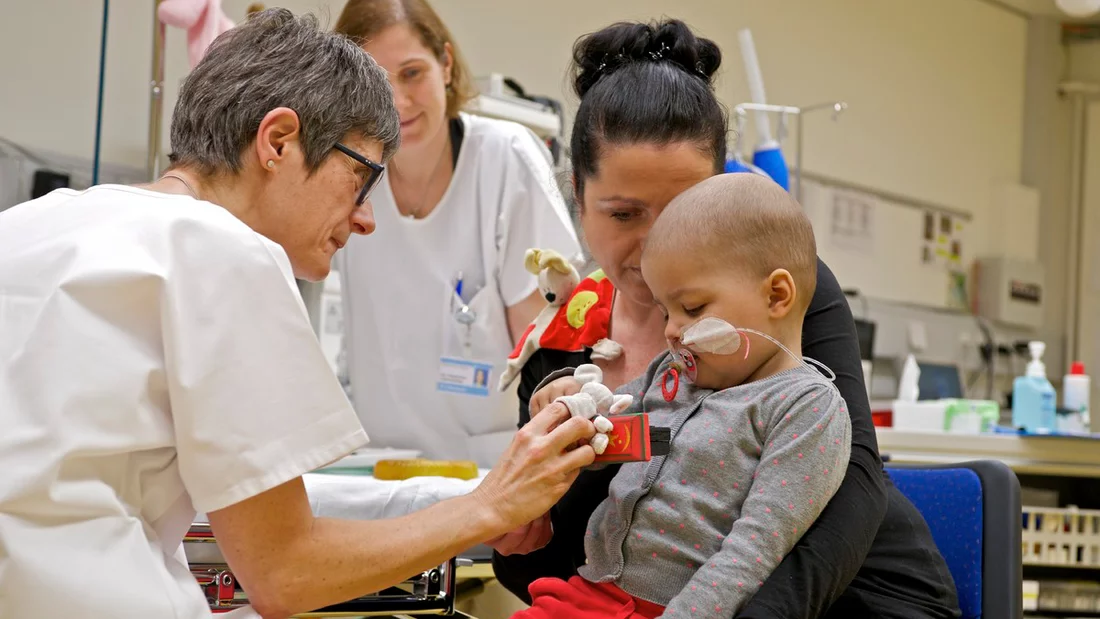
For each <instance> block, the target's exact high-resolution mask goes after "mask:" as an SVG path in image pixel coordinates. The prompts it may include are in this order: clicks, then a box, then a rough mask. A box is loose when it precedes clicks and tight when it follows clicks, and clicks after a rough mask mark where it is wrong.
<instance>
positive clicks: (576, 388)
mask: <svg viewBox="0 0 1100 619" xmlns="http://www.w3.org/2000/svg"><path fill="white" fill-rule="evenodd" d="M580 392H581V383H580V381H578V380H577V379H575V378H573V377H572V376H564V377H562V378H559V379H557V380H555V381H552V382H551V383H550V384H548V385H546V386H545V387H543V388H542V389H539V390H538V391H536V392H535V394H534V395H532V396H531V401H530V402H528V403H527V410H528V411H530V413H531V417H534V416H535V415H538V414H539V413H541V412H542V411H543V409H545V408H546V407H547V406H550V405H551V404H553V403H554V400H557V399H558V398H560V397H562V396H565V395H575V394H578V393H580Z"/></svg>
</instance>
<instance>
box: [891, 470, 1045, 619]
mask: <svg viewBox="0 0 1100 619" xmlns="http://www.w3.org/2000/svg"><path fill="white" fill-rule="evenodd" d="M886 470H887V472H888V473H889V474H890V478H891V479H892V480H893V481H894V485H896V486H897V487H898V489H899V490H901V492H902V494H904V495H905V496H906V497H908V498H909V500H910V501H912V502H913V504H914V505H916V507H917V509H918V510H920V512H921V514H922V515H923V516H924V519H925V521H927V522H928V526H929V528H930V529H931V530H932V538H933V539H934V540H935V541H936V546H938V547H939V550H940V552H941V553H942V554H943V556H944V558H945V559H946V560H947V567H948V568H949V569H950V570H951V576H952V578H954V580H955V587H956V589H958V592H959V606H960V608H961V609H962V619H982V618H984V619H1016V618H1019V617H1022V616H1023V567H1022V563H1021V554H1020V553H1021V541H1020V539H1021V528H1022V526H1021V516H1020V514H1021V508H1020V482H1019V480H1017V479H1016V475H1015V473H1013V472H1012V470H1011V469H1009V468H1008V467H1007V466H1005V465H1004V464H1002V463H1000V462H996V461H993V460H976V461H972V462H960V463H957V464H942V465H936V464H922V465H909V464H895V463H890V464H889V465H888V466H887V468H886Z"/></svg>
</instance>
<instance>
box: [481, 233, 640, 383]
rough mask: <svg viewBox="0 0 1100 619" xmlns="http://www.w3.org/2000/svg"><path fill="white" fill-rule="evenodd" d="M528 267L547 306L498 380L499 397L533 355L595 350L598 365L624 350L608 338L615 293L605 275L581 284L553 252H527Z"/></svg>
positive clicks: (576, 276) (520, 341) (530, 327)
mask: <svg viewBox="0 0 1100 619" xmlns="http://www.w3.org/2000/svg"><path fill="white" fill-rule="evenodd" d="M524 266H525V267H526V268H527V270H528V271H529V272H531V273H532V274H534V275H537V276H538V286H539V292H540V293H541V294H542V296H543V298H544V299H546V303H547V305H546V307H544V308H543V309H542V311H541V312H539V314H538V316H536V317H535V320H534V322H532V323H531V324H530V326H528V327H527V330H526V331H524V332H523V336H522V337H520V339H519V341H518V342H516V348H515V350H513V351H512V354H510V355H508V364H507V367H506V368H505V370H504V372H503V373H502V374H501V376H500V384H499V389H500V390H501V391H504V390H505V389H507V388H508V386H509V385H511V384H512V381H514V380H515V379H516V377H517V376H519V375H520V372H521V371H522V370H523V366H524V365H525V364H526V363H527V361H528V360H529V359H530V358H531V355H533V354H535V352H536V351H538V350H539V349H541V348H547V349H553V350H563V351H576V352H579V351H583V350H585V349H586V348H591V349H592V358H593V359H598V360H611V359H615V358H617V357H618V356H619V355H621V354H622V347H621V346H620V345H619V344H618V343H616V342H613V341H611V340H610V339H608V338H607V333H608V327H609V325H610V322H611V300H612V296H613V294H614V288H613V287H612V286H611V282H610V281H608V280H607V278H606V277H605V276H604V274H603V271H596V272H595V273H593V274H592V275H589V276H588V277H586V278H584V279H583V280H581V278H580V275H579V274H578V273H577V269H576V268H575V267H574V266H573V265H572V264H570V263H569V261H568V260H566V259H565V257H563V256H562V255H561V254H559V253H558V252H556V251H554V250H540V249H529V250H527V253H526V255H525V256H524Z"/></svg>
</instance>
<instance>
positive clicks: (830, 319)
mask: <svg viewBox="0 0 1100 619" xmlns="http://www.w3.org/2000/svg"><path fill="white" fill-rule="evenodd" d="M573 60H574V73H575V81H574V88H575V90H576V93H577V95H578V97H580V107H579V109H578V110H577V115H576V120H575V122H574V125H573V135H572V155H571V156H572V165H573V175H574V176H573V186H574V191H575V197H576V204H577V206H578V208H579V215H580V221H581V225H582V229H583V232H584V238H585V241H586V243H587V246H588V249H589V251H590V253H591V256H592V258H593V259H594V260H595V262H596V263H598V265H599V266H600V268H601V271H602V273H603V274H604V275H606V278H607V279H606V280H605V281H609V282H610V283H611V285H613V286H614V291H615V292H614V297H613V299H614V301H613V305H612V310H611V320H610V323H609V327H608V331H609V333H607V334H606V337H608V338H610V339H612V340H614V341H616V342H618V343H619V344H621V345H622V347H623V351H624V352H623V354H622V355H621V356H619V357H618V358H617V359H614V360H612V361H605V360H601V359H596V360H595V361H593V359H592V354H591V353H592V351H591V350H590V349H585V350H584V351H583V352H569V351H564V350H552V349H542V350H540V351H539V352H537V353H536V354H535V355H534V356H533V357H532V358H531V359H530V360H529V361H528V362H527V364H526V366H525V367H524V368H523V373H522V376H521V385H520V388H519V393H520V398H521V405H520V426H523V425H524V424H526V423H527V422H528V421H529V420H530V418H531V416H532V415H534V414H537V413H538V412H539V411H540V410H541V409H542V408H543V407H545V406H546V405H547V403H548V402H549V401H552V398H553V396H554V395H555V394H554V388H553V383H551V385H550V387H549V388H547V389H544V390H542V391H540V392H539V394H538V397H534V398H533V392H534V391H535V389H536V387H538V385H539V384H540V383H541V382H543V380H544V379H545V378H547V377H548V376H550V375H551V374H554V373H555V372H557V371H559V370H562V369H563V368H569V367H575V366H577V365H580V364H582V363H593V362H594V363H597V364H599V365H600V366H601V367H602V368H603V372H604V382H605V383H606V384H607V385H608V386H610V387H612V388H617V387H619V386H621V385H623V384H625V383H627V382H628V381H629V380H630V379H632V378H633V377H635V376H637V375H639V374H641V373H642V371H643V369H644V368H645V367H646V365H647V364H648V363H649V362H650V360H651V359H653V357H654V356H656V355H657V354H658V353H660V352H662V351H664V350H665V349H666V347H667V343H666V342H665V340H664V336H663V326H664V325H663V320H662V316H661V313H660V311H659V310H658V308H657V307H656V306H655V305H654V303H653V298H652V296H651V294H650V292H649V289H648V288H647V287H646V284H645V282H644V281H643V280H642V276H641V272H640V269H639V257H640V254H641V248H642V245H643V242H644V240H645V238H646V234H647V232H648V231H649V228H650V226H651V225H652V224H653V221H654V220H655V219H656V218H657V216H658V215H659V214H660V213H661V211H662V210H663V209H664V207H665V206H666V205H667V204H668V203H669V201H671V200H672V198H674V197H675V196H677V195H678V194H680V193H681V192H682V191H684V190H686V189H687V188H689V187H691V186H693V185H695V184H696V183H698V182H700V181H702V180H704V179H706V178H708V177H710V176H712V175H714V174H717V173H720V172H721V171H722V169H723V166H724V162H725V158H726V136H727V130H728V123H727V116H726V113H725V111H724V110H723V108H722V106H721V104H720V103H719V102H718V99H717V98H716V96H715V94H714V90H713V86H712V78H713V76H714V74H715V72H716V71H717V70H718V67H719V65H720V63H721V52H720V50H719V49H718V47H717V46H716V45H715V44H714V43H713V42H712V41H709V40H707V39H702V38H698V37H696V36H695V34H694V33H693V32H692V31H691V29H690V28H689V27H688V26H687V25H686V24H684V23H683V22H681V21H677V20H669V21H664V22H660V23H657V24H641V23H619V24H615V25H612V26H609V27H607V28H605V29H603V30H601V31H599V32H596V33H593V34H590V35H587V36H585V37H583V38H581V39H580V40H579V41H578V42H577V44H576V46H575V49H574V54H573ZM605 285H606V284H605ZM802 347H803V352H804V353H805V355H806V356H808V357H812V358H814V359H817V360H820V361H821V362H823V363H824V364H826V365H828V366H829V367H830V368H832V370H833V371H834V372H835V373H836V376H837V378H836V385H837V387H838V388H839V389H840V392H841V394H842V395H843V396H844V399H845V400H846V401H847V403H848V410H849V411H850V413H849V414H850V416H851V421H852V455H851V461H850V464H849V466H848V469H847V471H846V474H845V478H844V482H843V484H842V485H841V487H840V489H839V491H838V492H837V494H836V496H835V497H834V498H833V499H832V501H831V502H830V503H829V505H828V507H827V508H826V509H825V510H824V512H823V513H822V514H821V516H820V518H819V519H818V520H817V522H816V523H815V524H814V526H813V527H812V528H810V529H809V530H808V531H807V532H806V534H805V535H804V536H803V537H802V539H801V540H800V541H799V543H798V544H797V546H795V548H794V549H793V550H792V551H791V552H790V553H789V554H788V555H787V556H786V558H784V560H783V561H782V563H781V564H780V565H779V567H778V568H777V569H776V571H775V572H774V573H773V574H772V576H771V577H770V578H769V579H768V581H767V582H765V583H764V586H763V587H762V588H761V589H760V590H759V591H758V592H757V594H756V595H755V597H754V598H753V599H752V600H751V601H750V602H749V603H748V604H747V605H746V606H745V607H744V608H742V609H740V610H739V611H738V612H737V614H736V617H746V618H754V619H756V618H765V617H766V618H775V619H779V618H783V619H792V618H799V617H806V618H811V617H821V616H828V617H837V618H840V617H844V618H848V617H871V616H874V617H887V618H896V619H916V618H942V617H957V616H959V611H958V601H957V596H956V592H955V586H954V583H953V582H952V579H951V575H950V573H949V572H948V570H947V566H946V564H945V562H944V560H943V557H942V556H941V555H940V554H939V552H938V550H937V549H936V545H935V543H934V541H933V540H932V537H931V534H930V532H929V529H928V526H927V524H926V523H925V522H924V520H923V519H922V518H921V515H920V513H919V512H917V510H916V508H914V507H913V505H912V504H911V503H910V502H909V501H908V500H907V499H906V498H905V497H904V496H903V495H902V494H901V493H900V492H899V491H898V490H897V488H895V487H894V486H893V484H892V483H891V482H890V479H889V477H888V476H887V475H886V473H885V472H884V470H883V466H882V461H881V460H880V458H879V454H878V444H877V441H876V436H875V429H874V426H873V424H872V422H871V411H870V405H869V403H868V401H867V395H866V390H865V387H864V384H863V378H862V370H861V366H860V361H859V350H858V344H857V340H856V334H855V326H854V323H853V321H852V316H851V313H850V311H849V309H848V305H847V302H846V301H845V298H844V295H843V294H842V293H841V290H840V286H839V285H838V283H837V281H836V278H835V277H834V276H833V274H832V272H831V271H830V270H829V269H828V268H827V267H826V266H825V264H824V263H822V262H821V261H820V260H819V261H818V279H817V290H816V293H815V294H814V297H813V299H812V301H811V305H810V308H809V311H808V313H807V316H806V320H805V325H804V329H803V333H802ZM617 470H618V467H617V466H611V467H607V468H604V469H601V470H591V471H586V472H584V473H582V474H581V476H580V477H579V478H578V480H577V482H576V483H575V484H574V486H573V487H572V488H571V489H570V491H569V492H568V493H567V494H566V495H565V496H564V497H563V498H562V499H561V501H560V502H558V503H557V505H556V506H555V507H554V508H553V509H552V510H551V512H550V514H549V520H550V522H551V523H552V525H553V527H552V531H553V534H552V537H550V540H549V542H548V543H547V544H546V545H545V546H543V547H542V548H541V549H539V550H535V551H533V552H530V553H529V554H525V555H524V554H518V553H519V552H523V551H526V550H529V549H530V548H532V547H537V546H538V545H539V544H541V543H542V542H543V541H545V538H546V533H545V531H548V530H550V528H549V527H545V526H532V528H531V529H532V533H531V535H530V536H529V539H528V540H524V541H523V542H519V543H517V544H516V545H515V546H513V547H511V548H509V549H508V550H510V551H511V552H512V554H509V555H508V556H504V555H502V554H500V553H499V552H498V553H497V554H495V555H494V558H493V565H494V567H495V568H496V574H497V576H498V578H499V579H500V580H501V582H502V583H503V584H504V585H505V586H506V587H507V588H508V589H509V590H511V591H512V592H513V593H515V594H516V595H517V596H519V597H520V598H522V599H524V600H526V601H528V602H529V601H530V598H529V596H528V593H527V588H528V586H529V585H530V584H531V583H532V582H533V581H534V580H536V579H538V578H542V577H557V578H563V579H567V578H569V577H570V576H573V575H575V574H576V571H577V567H578V566H580V565H583V564H584V562H585V555H584V543H583V537H584V532H585V529H586V526H587V523H588V519H589V516H590V515H591V514H592V512H593V511H594V509H595V508H596V506H597V505H598V504H599V503H600V502H601V501H602V500H603V499H605V498H606V497H607V495H608V485H609V483H610V480H611V478H612V477H614V475H615V473H616V472H617ZM539 531H541V533H540V532H539ZM628 593H632V594H634V595H636V596H638V597H642V598H644V597H645V596H644V595H638V593H637V592H628Z"/></svg>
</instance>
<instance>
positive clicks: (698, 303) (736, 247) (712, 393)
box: [513, 174, 851, 619]
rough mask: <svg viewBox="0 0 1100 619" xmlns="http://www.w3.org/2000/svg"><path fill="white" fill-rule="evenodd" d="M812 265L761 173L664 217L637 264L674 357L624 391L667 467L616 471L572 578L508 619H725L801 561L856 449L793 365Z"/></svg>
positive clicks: (683, 199) (683, 201)
mask: <svg viewBox="0 0 1100 619" xmlns="http://www.w3.org/2000/svg"><path fill="white" fill-rule="evenodd" d="M816 256H817V250H816V245H815V243H814V236H813V230H812V228H811V226H810V222H809V220H808V219H807V217H806V215H805V214H804V213H803V211H802V208H801V207H800V206H799V205H798V203H797V202H795V200H794V199H792V198H791V197H790V195H789V194H787V193H786V192H785V191H783V190H782V189H781V188H780V187H779V186H778V185H776V184H775V183H774V182H772V181H771V180H769V179H766V178H762V177H759V176H757V175H754V174H726V175H720V176H715V177H713V178H710V179H708V180H706V181H704V182H702V183H700V184H698V185H696V186H695V187H693V188H691V189H689V190H688V191H686V192H684V193H683V194H681V195H680V196H679V197H677V198H676V199H675V200H673V201H672V202H671V203H670V204H669V205H668V206H667V207H666V208H665V210H664V212H663V213H661V215H660V217H658V218H657V221H656V222H655V223H654V224H653V227H652V229H651V230H650V232H649V236H648V237H647V242H646V246H645V249H644V251H643V255H642V263H641V266H642V274H643V276H644V278H645V281H646V284H647V285H648V286H649V288H650V289H651V290H652V292H653V296H654V299H655V301H656V303H657V304H658V305H659V306H660V307H661V309H662V312H663V313H664V315H665V316H666V318H667V326H666V327H665V336H666V338H667V339H668V342H669V350H668V352H666V353H663V354H661V355H660V356H658V357H657V358H656V359H654V360H653V362H652V363H651V364H650V366H649V368H648V369H647V370H646V372H645V374H644V375H643V376H641V377H640V378H638V379H636V380H634V381H632V382H631V383H629V384H627V385H625V386H623V387H622V388H621V389H620V390H619V393H623V394H630V395H633V396H634V397H635V399H634V403H633V404H632V406H631V407H630V408H629V409H628V410H627V411H626V412H627V413H638V412H642V411H645V412H647V413H648V414H649V416H650V422H651V423H652V424H653V425H658V426H668V427H670V428H671V429H672V432H673V440H672V447H671V453H669V455H667V456H659V457H655V458H653V459H652V460H651V461H649V462H639V463H630V464H625V465H623V466H622V468H621V469H620V470H619V472H618V473H617V474H616V476H615V478H614V480H613V481H612V482H611V487H610V491H609V496H608V498H607V499H605V500H604V501H603V502H602V503H601V504H600V506H599V507H598V508H597V509H596V511H595V513H593V514H592V518H591V519H590V520H589V526H588V533H587V536H586V538H585V551H586V555H587V558H588V560H587V564H586V565H584V566H582V567H581V568H580V569H579V570H578V573H579V576H574V577H573V578H571V579H570V580H569V581H563V580H559V579H553V578H544V579H541V580H538V581H536V582H534V583H533V584H532V585H531V587H530V592H531V597H532V600H533V602H532V606H531V608H529V609H527V610H524V611H521V612H519V613H517V614H516V615H514V616H513V619H517V618H522V619H543V618H551V617H570V618H575V619H584V618H587V617H592V618H597V617H607V618H610V617H617V618H638V619H641V618H645V619H650V618H652V617H657V616H661V617H685V618H686V617H692V618H703V617H716V618H718V617H720V618H722V619H728V618H729V617H732V616H733V615H734V614H735V613H736V612H737V610H738V609H739V608H740V607H741V606H743V605H744V604H745V602H747V601H748V599H749V598H750V597H752V595H753V593H755V591H756V590H757V589H758V588H759V587H760V586H761V585H762V584H763V582H764V580H766V579H767V578H768V576H769V575H770V574H771V572H772V570H774V569H775V567H776V566H777V565H778V564H779V562H780V561H781V560H782V559H783V557H784V556H785V555H786V554H787V552H789V551H790V550H791V548H792V547H794V545H795V543H796V542H797V541H798V540H799V538H800V537H801V536H802V534H803V532H805V531H806V529H808V528H809V527H810V525H811V524H813V522H814V520H815V519H816V518H817V517H818V515H819V514H820V513H821V510H822V509H823V508H824V507H825V504H826V503H827V502H828V501H829V499H830V498H831V497H832V496H833V494H834V493H835V492H836V490H837V488H838V487H839V486H840V482H841V481H842V478H843V476H844V470H845V467H846V466H847V464H848V456H849V452H850V448H851V445H850V443H851V425H850V421H849V418H848V414H847V411H846V409H845V405H844V401H843V399H842V398H841V396H840V393H839V392H838V391H837V389H836V388H835V387H834V386H833V384H832V383H831V381H830V380H829V379H827V378H825V377H823V376H822V374H821V373H820V372H819V371H818V370H816V369H815V368H813V367H811V366H809V365H808V364H807V363H806V362H805V361H804V360H803V358H802V354H801V350H802V348H801V334H802V321H803V319H804V317H805V314H806V310H807V308H808V307H809V304H810V299H811V298H812V297H813V293H814V285H815V281H816V268H817V257H816ZM559 380H562V381H571V380H573V379H571V378H565V379H559ZM571 390H575V389H571Z"/></svg>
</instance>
